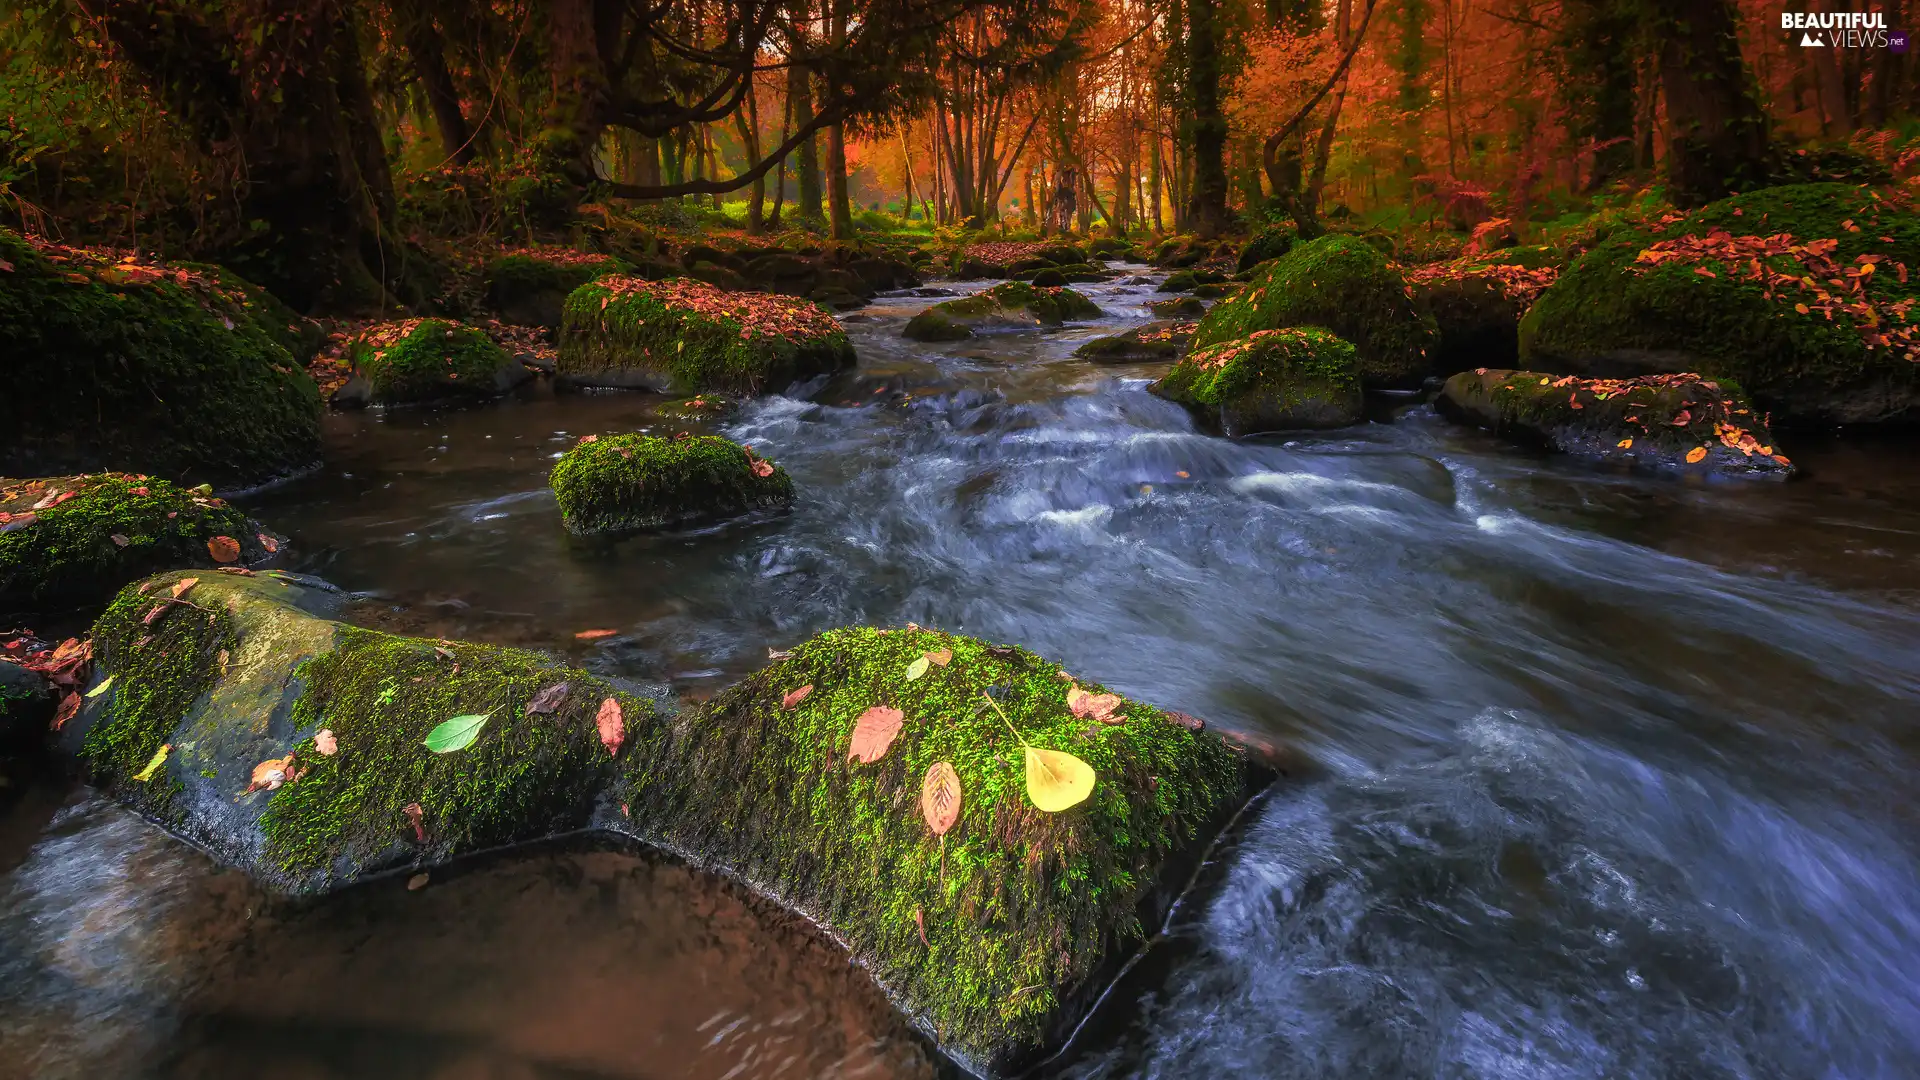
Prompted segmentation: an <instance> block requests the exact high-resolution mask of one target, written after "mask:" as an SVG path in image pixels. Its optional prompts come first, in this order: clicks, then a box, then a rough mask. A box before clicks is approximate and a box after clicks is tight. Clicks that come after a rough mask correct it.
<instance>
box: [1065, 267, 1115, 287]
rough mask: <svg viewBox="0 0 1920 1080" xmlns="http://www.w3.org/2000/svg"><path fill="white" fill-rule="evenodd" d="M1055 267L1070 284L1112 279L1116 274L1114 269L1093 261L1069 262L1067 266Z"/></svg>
mask: <svg viewBox="0 0 1920 1080" xmlns="http://www.w3.org/2000/svg"><path fill="white" fill-rule="evenodd" d="M1055 269H1057V270H1058V271H1059V272H1060V276H1061V277H1063V278H1065V279H1066V280H1067V284H1069V285H1081V284H1086V283H1089V282H1096V281H1111V280H1112V279H1113V276H1114V274H1113V271H1111V270H1107V269H1105V268H1103V267H1099V266H1095V265H1094V264H1092V263H1068V264H1066V265H1065V266H1061V267H1056V268H1055Z"/></svg>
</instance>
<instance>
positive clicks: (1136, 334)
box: [1073, 319, 1200, 364]
mask: <svg viewBox="0 0 1920 1080" xmlns="http://www.w3.org/2000/svg"><path fill="white" fill-rule="evenodd" d="M1199 325H1200V324H1199V323H1196V322H1181V321H1179V320H1174V319H1165V320H1161V321H1159V322H1150V323H1148V324H1146V325H1145V326H1136V327H1134V328H1133V329H1131V330H1128V331H1127V332H1126V333H1124V334H1114V335H1112V336H1111V337H1102V338H1094V339H1093V340H1092V341H1089V342H1087V343H1086V344H1085V345H1082V346H1080V347H1079V348H1077V349H1075V350H1073V355H1075V356H1077V357H1079V358H1080V359H1082V360H1091V361H1093V362H1094V363H1096V364H1139V363H1151V362H1153V361H1156V360H1178V359H1179V358H1180V354H1181V353H1184V352H1186V351H1187V346H1188V344H1190V343H1191V342H1192V341H1193V332H1194V330H1196V329H1198V328H1199Z"/></svg>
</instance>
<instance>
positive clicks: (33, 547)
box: [0, 473, 280, 616]
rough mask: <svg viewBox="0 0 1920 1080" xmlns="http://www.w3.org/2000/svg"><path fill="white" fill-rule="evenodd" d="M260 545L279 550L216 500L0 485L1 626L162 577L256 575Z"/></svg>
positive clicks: (109, 480)
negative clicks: (226, 556)
mask: <svg viewBox="0 0 1920 1080" xmlns="http://www.w3.org/2000/svg"><path fill="white" fill-rule="evenodd" d="M263 537H264V538H265V539H264V540H263V539H262V538H263ZM220 540H226V541H231V542H232V544H233V548H232V551H233V553H234V554H235V558H234V559H232V560H230V561H228V562H226V563H220V562H217V561H216V560H215V559H214V557H213V550H212V549H211V548H210V547H209V545H210V544H215V546H217V547H219V548H221V549H223V550H224V548H225V545H224V544H218V543H216V542H217V541H220ZM268 541H271V542H272V545H273V548H274V550H278V548H279V543H280V542H279V539H278V538H277V537H274V536H271V535H269V534H267V533H266V531H265V529H263V528H262V527H261V526H260V525H259V524H258V523H257V522H254V521H252V520H250V519H249V518H248V517H247V516H246V515H245V514H242V513H241V512H240V511H238V510H236V509H234V508H233V507H232V506H231V505H229V504H228V503H227V502H226V501H225V500H224V499H219V498H215V497H213V496H211V495H206V494H203V493H201V492H198V491H189V490H187V489H184V488H181V487H177V486H175V485H174V484H171V483H168V482H167V481H165V480H161V479H158V478H157V477H145V476H135V475H129V474H127V473H92V474H87V475H82V476H54V477H43V478H40V479H35V480H6V479H0V616H4V615H11V614H20V613H26V612H41V611H51V610H56V609H61V608H68V607H73V606H77V605H82V604H88V603H95V602H99V601H104V600H105V599H106V598H107V597H109V596H112V595H113V594H114V593H115V592H116V591H118V590H119V588H120V587H121V586H122V585H125V584H126V583H127V582H129V581H136V580H138V579H140V578H143V577H145V576H147V575H148V574H151V573H154V572H155V571H157V570H160V569H162V568H172V567H205V568H207V569H213V568H215V567H217V566H220V565H228V566H234V565H239V566H249V565H258V564H260V563H262V562H265V561H266V560H267V559H269V558H270V557H271V555H272V551H269V550H268V548H267V542H268Z"/></svg>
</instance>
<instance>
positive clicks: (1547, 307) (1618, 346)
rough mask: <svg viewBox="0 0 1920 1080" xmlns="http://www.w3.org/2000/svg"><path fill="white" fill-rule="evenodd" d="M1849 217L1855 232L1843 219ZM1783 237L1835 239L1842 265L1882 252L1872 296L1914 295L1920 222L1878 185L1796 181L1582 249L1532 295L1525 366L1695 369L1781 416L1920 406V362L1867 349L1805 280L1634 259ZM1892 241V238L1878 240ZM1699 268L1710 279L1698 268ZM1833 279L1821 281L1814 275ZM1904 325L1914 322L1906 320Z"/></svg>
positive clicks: (1813, 418) (1821, 417) (1793, 264)
mask: <svg viewBox="0 0 1920 1080" xmlns="http://www.w3.org/2000/svg"><path fill="white" fill-rule="evenodd" d="M1847 222H1851V223H1853V226H1854V229H1857V230H1858V231H1853V230H1850V229H1848V228H1846V227H1844V225H1845V223H1847ZM1713 230H1725V231H1726V232H1728V233H1729V234H1731V235H1733V236H1772V235H1775V234H1778V233H1788V234H1790V235H1791V236H1792V237H1793V240H1794V242H1796V243H1799V244H1805V243H1807V242H1809V241H1813V240H1819V239H1832V240H1835V241H1837V247H1836V249H1835V251H1834V253H1833V254H1832V255H1831V256H1829V258H1831V259H1832V261H1833V262H1835V263H1837V264H1840V265H1842V266H1848V265H1852V264H1854V262H1855V260H1856V259H1857V258H1858V257H1859V256H1861V255H1884V256H1886V257H1887V259H1888V260H1889V263H1888V264H1887V265H1883V266H1882V267H1881V268H1880V269H1882V270H1883V271H1884V270H1889V269H1895V268H1894V267H1893V266H1892V265H1891V263H1892V262H1896V261H1897V262H1899V263H1902V264H1904V265H1905V266H1906V267H1907V268H1908V269H1909V273H1908V277H1909V280H1908V281H1907V282H1901V281H1900V280H1899V276H1900V275H1899V273H1898V272H1897V270H1896V272H1894V273H1885V272H1882V273H1876V274H1874V275H1873V276H1872V278H1871V279H1870V280H1869V281H1868V282H1867V283H1866V285H1865V288H1864V295H1865V296H1866V297H1867V298H1868V299H1870V300H1872V301H1873V302H1875V303H1878V304H1882V305H1887V304H1893V303H1897V302H1899V301H1902V300H1907V299H1911V298H1914V297H1916V296H1920V217H1916V215H1914V214H1911V213H1908V212H1904V211H1900V210H1897V209H1895V208H1894V207H1892V206H1891V205H1889V204H1887V203H1886V202H1884V201H1883V200H1882V199H1881V198H1880V196H1879V195H1878V194H1877V193H1875V192H1873V191H1872V190H1871V189H1865V188H1856V187H1850V186H1848V185H1844V184H1800V185H1793V186H1790V187H1780V188H1768V189H1764V190H1761V191H1756V192H1754V193H1752V194H1749V195H1741V196H1736V197H1734V198H1731V199H1725V200H1722V201H1720V202H1717V203H1712V204H1709V205H1708V206H1706V207H1703V208H1701V209H1700V210H1698V211H1695V212H1694V213H1693V214H1690V215H1688V216H1687V217H1686V218H1685V219H1684V220H1682V221H1679V222H1673V223H1670V224H1668V225H1666V226H1664V227H1663V228H1662V230H1661V231H1658V232H1655V231H1652V230H1651V229H1647V228H1635V229H1628V228H1622V229H1620V230H1618V231H1616V232H1615V233H1614V234H1613V235H1612V237H1611V238H1610V239H1608V240H1607V241H1605V242H1604V243H1601V244H1600V245H1599V246H1597V247H1595V248H1594V249H1593V250H1591V251H1589V252H1587V253H1586V254H1585V255H1584V256H1582V257H1581V258H1580V259H1579V260H1578V261H1576V262H1575V263H1574V264H1573V265H1572V266H1571V267H1569V268H1568V269H1567V270H1566V271H1565V272H1564V273H1563V274H1561V276H1560V278H1559V280H1558V281H1557V282H1556V283H1555V284H1554V285H1553V286H1552V287H1551V288H1549V289H1548V290H1547V291H1546V292H1545V293H1544V294H1542V295H1541V297H1540V298H1539V299H1538V300H1537V301H1535V303H1534V305H1533V307H1532V308H1531V309H1530V310H1529V311H1528V312H1527V314H1526V316H1525V317H1524V318H1523V319H1522V320H1521V322H1520V331H1519V348H1520V359H1521V362H1522V363H1525V364H1527V365H1528V366H1533V367H1540V368H1543V369H1546V370H1575V371H1586V370H1593V369H1596V368H1599V367H1610V368H1615V369H1624V370H1632V369H1641V370H1645V369H1654V370H1682V371H1699V372H1702V373H1704V374H1708V375H1712V376H1715V377H1719V378H1723V379H1732V380H1735V381H1737V382H1739V383H1740V384H1741V385H1743V386H1745V387H1746V388H1747V389H1748V390H1749V391H1750V392H1751V393H1752V394H1753V395H1754V398H1755V399H1756V400H1757V401H1758V402H1759V403H1760V404H1761V405H1762V406H1763V407H1764V408H1766V409H1768V410H1770V411H1771V412H1772V413H1773V414H1774V416H1775V417H1776V418H1777V419H1779V420H1780V421H1782V422H1786V423H1789V424H1801V425H1809V424H1813V425H1824V424H1837V423H1868V422H1877V421H1888V420H1900V419H1910V418H1912V417H1914V416H1915V415H1916V414H1920V364H1916V363H1914V362H1913V361H1911V360H1909V359H1907V358H1906V357H1905V356H1904V355H1902V354H1901V353H1900V352H1899V351H1897V350H1895V349H1891V348H1869V346H1868V344H1867V342H1866V339H1865V336H1864V335H1863V332H1862V326H1861V325H1860V324H1859V323H1858V321H1857V320H1856V317H1855V316H1854V315H1852V314H1847V313H1840V314H1836V315H1835V316H1834V317H1833V318H1832V319H1831V320H1829V319H1828V318H1827V317H1826V315H1825V314H1824V313H1823V312H1822V311H1820V310H1819V308H1818V306H1817V305H1811V306H1810V308H1809V310H1808V311H1807V312H1805V313H1802V312H1800V311H1798V310H1797V309H1796V306H1795V305H1796V304H1798V303H1801V302H1803V301H1805V300H1807V299H1809V298H1810V295H1809V294H1806V293H1803V292H1802V291H1801V290H1800V289H1798V288H1784V289H1778V290H1772V291H1773V295H1772V296H1771V297H1769V296H1768V292H1769V291H1770V290H1769V289H1768V288H1766V287H1765V286H1763V284H1762V283H1760V282H1757V281H1751V280H1747V279H1746V276H1745V275H1746V274H1747V273H1748V272H1749V264H1748V263H1747V261H1746V260H1744V259H1743V260H1738V261H1737V262H1734V263H1731V264H1730V263H1729V262H1727V261H1723V260H1720V259H1715V258H1706V259H1703V260H1698V261H1694V260H1674V261H1670V262H1664V263H1661V264H1659V265H1645V264H1640V263H1638V262H1637V260H1638V257H1639V254H1640V252H1641V251H1643V250H1646V249H1647V248H1648V247H1649V246H1651V245H1653V244H1654V243H1657V242H1659V241H1662V240H1672V239H1675V238H1678V237H1683V236H1705V235H1707V234H1708V233H1709V232H1711V231H1713ZM1883 238H1884V239H1883ZM1766 265H1767V266H1768V267H1769V268H1770V269H1773V270H1780V271H1783V272H1787V273H1792V274H1795V275H1796V276H1797V275H1800V274H1803V273H1804V272H1805V271H1804V270H1803V269H1802V268H1801V266H1800V264H1799V263H1798V262H1797V261H1796V260H1794V259H1791V258H1784V257H1782V258H1775V259H1769V260H1766ZM1696 268H1697V269H1702V270H1705V271H1707V272H1708V273H1710V274H1712V275H1713V276H1712V277H1708V276H1705V275H1703V274H1699V273H1696V272H1695V270H1696ZM1818 284H1820V285H1821V287H1823V288H1825V287H1829V286H1828V284H1827V283H1825V282H1821V283H1818ZM1908 322H1909V323H1910V322H1911V320H1910V319H1909V320H1908Z"/></svg>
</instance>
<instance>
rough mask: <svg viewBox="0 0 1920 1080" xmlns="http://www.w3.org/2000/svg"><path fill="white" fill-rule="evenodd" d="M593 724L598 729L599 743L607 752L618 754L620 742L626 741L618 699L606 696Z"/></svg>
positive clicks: (625, 731)
mask: <svg viewBox="0 0 1920 1080" xmlns="http://www.w3.org/2000/svg"><path fill="white" fill-rule="evenodd" d="M593 724H594V726H595V727H597V728H599V729H600V745H601V746H604V747H606V748H607V753H608V754H611V755H614V756H618V755H619V753H620V744H621V743H623V742H626V741H627V724H626V720H625V719H624V718H623V717H622V716H621V715H620V701H619V699H617V698H608V699H607V700H605V701H603V702H601V703H600V711H599V713H597V714H595V716H594V718H593Z"/></svg>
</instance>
